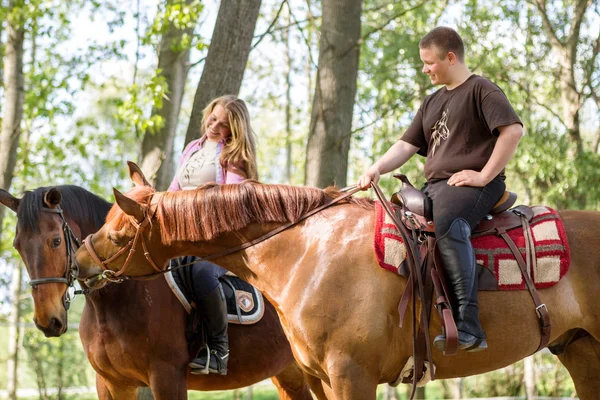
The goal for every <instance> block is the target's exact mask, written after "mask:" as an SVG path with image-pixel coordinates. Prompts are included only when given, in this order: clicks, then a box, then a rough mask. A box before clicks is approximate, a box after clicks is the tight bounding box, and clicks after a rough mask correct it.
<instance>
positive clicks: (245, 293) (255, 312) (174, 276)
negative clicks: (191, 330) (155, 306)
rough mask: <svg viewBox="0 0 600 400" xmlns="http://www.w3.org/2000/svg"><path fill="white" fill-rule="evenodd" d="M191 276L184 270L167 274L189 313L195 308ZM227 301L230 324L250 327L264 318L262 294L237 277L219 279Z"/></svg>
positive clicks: (173, 289) (172, 288)
mask: <svg viewBox="0 0 600 400" xmlns="http://www.w3.org/2000/svg"><path fill="white" fill-rule="evenodd" d="M188 277H189V274H185V273H184V271H183V268H180V269H176V270H174V271H172V272H169V273H167V274H165V278H166V279H167V283H168V284H169V286H170V288H171V290H172V291H173V293H174V294H175V296H176V297H177V298H178V299H179V301H180V302H181V304H182V305H183V307H184V308H185V309H186V311H187V312H188V313H191V312H192V309H193V308H195V303H194V294H193V292H192V285H191V282H189V281H188V280H189V278H188ZM219 280H220V281H221V284H222V286H223V292H224V293H225V299H226V301H227V314H228V320H229V322H230V323H234V324H242V325H250V324H254V323H256V322H258V321H260V319H261V318H262V316H263V314H264V311H265V306H264V299H263V296H262V294H261V293H260V292H259V291H258V289H256V288H255V287H254V286H252V285H251V284H249V283H248V282H246V281H244V280H242V279H240V278H238V277H237V276H235V275H229V274H227V275H224V276H222V277H221V278H219Z"/></svg>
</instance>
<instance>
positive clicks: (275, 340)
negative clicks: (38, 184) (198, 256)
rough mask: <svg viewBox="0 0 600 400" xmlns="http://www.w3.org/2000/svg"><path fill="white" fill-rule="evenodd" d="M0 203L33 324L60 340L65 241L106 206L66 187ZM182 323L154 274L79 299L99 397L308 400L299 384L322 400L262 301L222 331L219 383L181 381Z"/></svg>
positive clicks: (88, 227)
mask: <svg viewBox="0 0 600 400" xmlns="http://www.w3.org/2000/svg"><path fill="white" fill-rule="evenodd" d="M0 204H3V205H5V206H7V207H8V208H10V209H11V210H13V211H14V212H15V213H17V232H16V234H15V239H14V246H15V248H17V250H18V251H19V254H20V255H21V258H22V259H23V261H24V262H25V266H26V268H27V271H28V273H29V277H30V279H31V281H30V282H31V284H32V287H33V290H32V296H33V301H34V322H35V325H36V326H37V328H38V329H40V330H41V331H42V332H44V334H45V335H46V336H47V337H57V336H61V335H62V334H64V333H65V332H66V330H67V317H68V314H67V308H68V302H67V301H66V299H65V296H66V291H67V289H68V286H69V284H72V278H71V274H70V268H69V266H70V261H71V255H72V254H71V247H70V245H69V243H70V242H72V241H77V240H78V239H80V238H83V237H85V236H87V235H89V234H91V233H92V232H95V231H96V230H97V229H98V228H99V227H100V226H101V225H102V223H103V221H104V219H105V218H106V214H107V213H108V210H109V209H110V207H111V204H110V203H108V202H106V201H104V200H103V199H102V198H100V197H98V196H96V195H94V194H93V193H90V192H88V191H87V190H85V189H83V188H80V187H77V186H71V185H64V186H57V187H42V188H37V189H35V190H33V191H30V192H26V193H25V195H24V196H23V198H17V197H14V196H12V195H11V194H10V193H8V192H6V191H4V190H1V189H0ZM71 244H73V243H71ZM186 318H187V314H186V311H185V309H184V308H183V306H182V305H181V304H180V303H179V301H178V300H177V298H176V297H175V296H174V295H173V293H172V292H171V290H170V289H169V286H168V285H167V282H166V280H165V279H163V278H162V277H160V278H159V279H155V280H150V281H137V280H128V281H126V282H123V283H122V284H120V285H116V284H115V285H108V286H106V287H104V288H102V289H101V290H95V291H92V292H90V293H88V294H87V295H86V302H85V306H84V309H83V314H82V316H81V320H80V322H79V334H80V336H81V342H82V344H83V348H84V351H85V353H86V356H87V358H88V360H89V362H90V364H91V365H92V367H93V368H94V370H95V371H96V388H97V391H98V398H99V399H101V400H110V399H118V400H127V399H130V400H133V399H137V393H138V387H140V386H148V387H150V388H151V389H152V392H153V394H154V398H155V399H156V400H160V399H169V400H175V399H181V400H183V399H187V390H188V389H191V390H205V391H206V390H228V389H235V388H240V387H245V386H248V385H252V384H254V383H257V382H260V381H262V380H264V379H267V378H269V377H272V380H273V382H274V383H275V385H276V386H277V390H278V393H279V396H280V398H281V399H288V400H293V399H296V400H309V399H312V396H311V394H310V391H309V387H308V385H307V378H308V381H309V382H310V383H311V384H312V386H313V388H314V390H315V392H316V393H317V395H318V398H320V399H324V398H325V395H324V394H323V391H322V388H321V383H320V382H319V381H318V380H317V379H315V378H312V377H307V376H305V374H304V373H303V372H302V371H301V370H300V369H299V368H298V365H297V364H296V362H295V361H294V358H293V356H292V352H291V349H290V346H289V344H288V342H287V340H286V337H285V335H284V332H283V330H282V329H281V325H280V323H279V320H278V318H277V314H276V312H275V309H274V307H273V306H272V305H271V304H268V303H265V312H264V315H263V318H262V319H261V320H260V321H258V322H257V323H255V324H253V325H247V326H244V325H236V324H230V325H229V328H228V329H229V337H230V341H231V360H230V362H229V373H228V374H227V375H226V376H221V375H192V374H190V371H189V368H188V362H189V355H188V349H187V345H186V342H185V329H186Z"/></svg>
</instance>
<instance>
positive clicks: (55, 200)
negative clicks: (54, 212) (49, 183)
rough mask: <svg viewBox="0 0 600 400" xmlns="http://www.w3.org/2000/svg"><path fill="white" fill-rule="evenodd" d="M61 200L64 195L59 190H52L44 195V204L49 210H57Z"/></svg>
mask: <svg viewBox="0 0 600 400" xmlns="http://www.w3.org/2000/svg"><path fill="white" fill-rule="evenodd" d="M61 200H62V195H61V194H60V190H58V189H57V188H52V189H50V190H48V191H47V192H46V193H44V204H45V205H46V207H48V208H57V207H58V205H59V204H60V201H61Z"/></svg>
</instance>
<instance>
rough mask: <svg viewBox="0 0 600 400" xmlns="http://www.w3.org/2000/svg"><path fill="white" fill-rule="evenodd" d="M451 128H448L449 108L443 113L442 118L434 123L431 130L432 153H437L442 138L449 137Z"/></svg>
mask: <svg viewBox="0 0 600 400" xmlns="http://www.w3.org/2000/svg"><path fill="white" fill-rule="evenodd" d="M449 136H450V130H449V129H448V110H446V111H444V112H443V113H442V118H440V119H439V120H437V122H436V123H435V124H434V125H433V131H432V132H431V143H432V145H431V155H432V156H433V155H434V154H435V148H436V147H437V146H439V145H440V143H441V141H442V140H446V139H448V137H449Z"/></svg>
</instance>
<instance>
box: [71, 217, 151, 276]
mask: <svg viewBox="0 0 600 400" xmlns="http://www.w3.org/2000/svg"><path fill="white" fill-rule="evenodd" d="M129 219H130V222H131V224H132V225H133V226H134V227H135V236H134V237H133V239H131V240H130V241H129V242H128V243H127V244H126V245H125V247H123V248H121V249H120V250H119V251H118V252H116V253H115V254H114V255H112V256H111V257H110V258H108V259H106V260H102V258H101V257H100V256H99V255H98V252H97V251H96V249H95V248H94V245H93V244H92V239H93V237H94V234H93V233H90V234H89V235H88V236H87V237H86V238H85V239H84V240H83V245H84V246H85V248H86V249H87V251H88V253H89V254H90V257H91V258H92V260H94V262H95V263H96V264H98V265H99V266H100V268H102V269H103V271H102V278H104V279H106V280H108V281H110V282H115V283H121V282H123V280H125V279H129V278H130V277H128V276H126V275H123V274H124V273H125V271H126V270H127V267H128V266H129V263H130V262H131V256H133V253H135V249H136V247H137V243H138V240H139V241H141V242H142V249H143V250H144V256H145V257H146V260H148V262H149V263H150V265H152V267H153V268H154V269H155V270H156V271H157V272H158V273H159V274H160V273H163V270H161V269H160V268H159V267H158V266H157V265H156V263H155V262H154V260H152V257H151V256H150V252H149V251H148V246H147V245H146V239H145V237H144V235H142V233H143V232H144V230H145V229H146V227H148V226H150V227H152V222H151V219H152V217H151V216H150V214H148V213H146V214H145V215H144V219H143V220H142V222H138V221H137V220H136V219H135V218H134V217H132V216H129ZM140 238H141V240H140ZM126 251H129V254H128V255H127V258H126V259H125V263H124V264H123V266H122V267H121V269H120V270H119V271H117V272H115V271H113V270H111V269H109V268H108V264H109V263H110V262H111V261H113V260H115V259H116V258H118V257H119V256H121V255H122V254H124V253H125V252H126ZM152 275H155V274H152Z"/></svg>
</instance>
